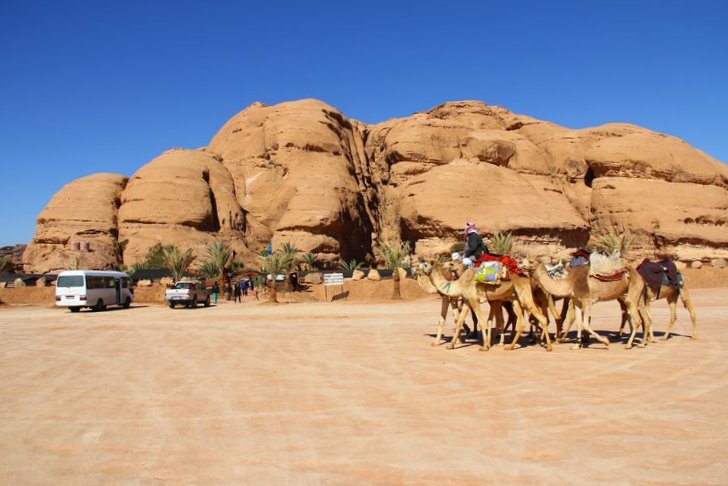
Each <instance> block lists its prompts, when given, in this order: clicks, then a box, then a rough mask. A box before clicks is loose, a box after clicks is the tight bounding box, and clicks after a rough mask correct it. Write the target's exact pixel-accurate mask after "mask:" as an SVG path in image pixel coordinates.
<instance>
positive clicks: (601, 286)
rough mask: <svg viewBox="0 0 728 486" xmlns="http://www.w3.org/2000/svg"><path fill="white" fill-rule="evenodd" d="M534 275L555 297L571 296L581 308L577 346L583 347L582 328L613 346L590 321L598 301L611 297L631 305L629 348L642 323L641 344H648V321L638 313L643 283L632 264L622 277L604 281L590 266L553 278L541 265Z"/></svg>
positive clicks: (581, 266)
mask: <svg viewBox="0 0 728 486" xmlns="http://www.w3.org/2000/svg"><path fill="white" fill-rule="evenodd" d="M533 278H534V279H535V281H536V282H537V283H538V285H539V286H540V287H541V288H542V289H543V290H544V291H545V292H546V293H548V294H551V295H552V296H555V297H571V298H572V299H573V301H574V304H575V306H576V307H578V308H579V309H581V320H577V336H578V343H577V345H576V346H575V348H576V349H578V348H581V332H582V329H586V330H587V332H588V333H589V334H591V335H592V336H594V337H595V338H596V339H597V340H598V341H599V342H600V343H602V344H604V345H606V346H609V340H608V339H607V338H605V337H603V336H600V335H599V334H597V333H596V332H595V331H594V330H593V329H592V328H591V324H590V317H591V306H592V305H593V304H594V303H596V302H604V301H609V300H621V301H622V302H623V303H624V304H625V306H626V308H627V312H628V314H629V318H630V319H631V320H632V321H633V322H632V333H631V336H630V338H629V340H628V341H627V348H631V347H632V342H633V341H634V337H635V334H636V332H637V327H639V326H638V325H637V324H639V323H642V324H643V338H642V342H641V343H640V345H641V346H644V345H645V342H646V341H645V340H646V337H647V333H646V332H645V328H644V322H643V321H642V320H641V319H640V316H639V313H638V306H639V301H640V298H641V292H642V286H641V285H640V284H639V282H640V278H639V275H638V274H637V271H636V270H635V269H634V268H633V267H632V266H630V265H627V266H626V272H625V273H624V274H623V275H622V277H621V278H620V279H619V280H616V281H612V282H603V281H601V280H598V279H597V278H595V277H593V276H590V275H589V266H588V265H580V266H578V267H572V268H571V269H570V271H569V273H568V274H567V275H566V277H565V278H563V279H554V278H551V277H549V275H548V272H547V271H546V268H545V267H544V265H543V264H539V265H538V266H536V268H535V269H534V271H533Z"/></svg>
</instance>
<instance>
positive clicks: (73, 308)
mask: <svg viewBox="0 0 728 486" xmlns="http://www.w3.org/2000/svg"><path fill="white" fill-rule="evenodd" d="M69 309H71V312H78V311H80V310H81V308H80V307H69Z"/></svg>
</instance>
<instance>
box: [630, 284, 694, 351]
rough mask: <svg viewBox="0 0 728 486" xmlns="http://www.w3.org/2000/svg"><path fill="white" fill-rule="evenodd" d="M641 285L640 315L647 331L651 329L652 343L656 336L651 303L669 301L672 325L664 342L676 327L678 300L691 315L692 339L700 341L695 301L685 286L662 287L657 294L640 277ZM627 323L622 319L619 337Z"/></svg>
mask: <svg viewBox="0 0 728 486" xmlns="http://www.w3.org/2000/svg"><path fill="white" fill-rule="evenodd" d="M640 282H641V285H642V286H643V290H642V292H643V295H644V299H643V302H642V304H641V306H640V313H641V314H642V315H643V319H645V320H646V321H647V323H646V324H647V329H649V336H650V341H652V342H654V340H655V335H654V333H653V332H652V314H651V313H650V302H654V301H656V300H660V299H665V300H667V305H668V306H669V307H670V323H669V324H668V325H667V331H665V334H664V335H663V336H662V340H663V341H667V339H668V338H669V337H670V331H671V330H672V326H674V325H675V321H676V320H677V300H678V298H679V299H680V300H681V301H682V303H683V307H685V309H687V311H688V313H689V314H690V320H691V322H692V324H693V333H692V336H691V337H692V338H693V339H698V333H697V329H696V326H697V323H696V318H695V309H694V308H693V301H692V300H691V299H690V293H689V292H688V289H687V288H686V287H685V285H684V284H683V285H682V287H680V288H675V287H672V286H670V285H661V286H660V289H659V291H658V292H657V293H655V291H654V290H652V289H651V288H650V287H649V286H648V285H647V284H646V283H645V281H644V279H642V277H640ZM625 322H626V319H625V317H624V316H623V317H622V324H621V325H620V326H619V335H620V336H621V335H622V329H623V328H624V324H625Z"/></svg>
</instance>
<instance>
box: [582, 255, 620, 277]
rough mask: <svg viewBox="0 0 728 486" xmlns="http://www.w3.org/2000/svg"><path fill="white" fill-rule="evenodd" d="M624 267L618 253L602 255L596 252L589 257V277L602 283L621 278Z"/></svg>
mask: <svg viewBox="0 0 728 486" xmlns="http://www.w3.org/2000/svg"><path fill="white" fill-rule="evenodd" d="M624 271H625V269H624V265H623V264H622V257H621V256H620V254H619V252H616V251H615V252H613V253H612V254H611V255H603V254H601V253H599V252H597V251H595V252H592V254H591V255H589V276H590V277H595V278H597V279H599V280H601V281H602V282H613V281H615V280H619V279H620V278H622V274H623V273H624Z"/></svg>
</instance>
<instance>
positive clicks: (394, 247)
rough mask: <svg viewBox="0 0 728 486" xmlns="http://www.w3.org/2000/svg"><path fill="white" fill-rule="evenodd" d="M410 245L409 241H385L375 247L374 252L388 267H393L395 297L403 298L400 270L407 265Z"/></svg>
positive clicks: (393, 293)
mask: <svg viewBox="0 0 728 486" xmlns="http://www.w3.org/2000/svg"><path fill="white" fill-rule="evenodd" d="M409 253H410V251H409V246H408V245H407V243H404V242H402V243H389V242H384V243H382V244H381V245H379V246H377V247H375V248H374V254H375V255H376V256H377V258H379V259H380V260H382V261H383V262H384V266H385V267H386V268H391V269H392V270H393V272H392V281H393V283H394V289H393V292H392V298H393V299H401V298H402V294H401V292H400V284H399V270H398V269H400V268H404V267H405V261H406V258H407V256H409Z"/></svg>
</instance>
